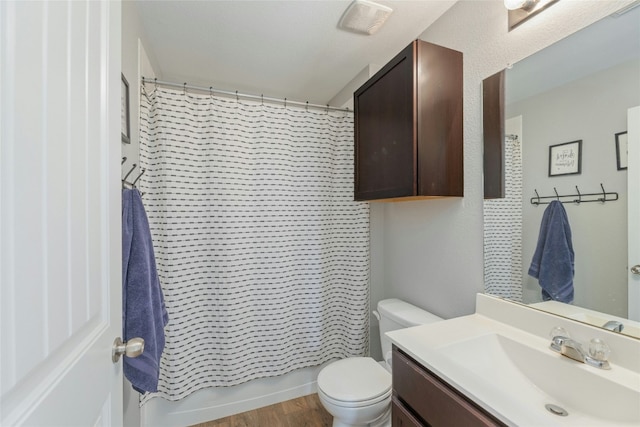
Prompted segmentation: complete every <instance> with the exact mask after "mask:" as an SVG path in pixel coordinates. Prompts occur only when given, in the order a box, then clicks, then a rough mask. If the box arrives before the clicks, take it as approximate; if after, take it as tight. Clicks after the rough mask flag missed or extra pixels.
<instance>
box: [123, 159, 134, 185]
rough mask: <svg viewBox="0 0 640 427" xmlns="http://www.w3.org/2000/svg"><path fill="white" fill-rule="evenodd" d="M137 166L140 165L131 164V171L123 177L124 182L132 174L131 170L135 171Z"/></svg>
mask: <svg viewBox="0 0 640 427" xmlns="http://www.w3.org/2000/svg"><path fill="white" fill-rule="evenodd" d="M136 166H138V165H136V164H135V163H134V164H133V165H132V166H131V169H129V172H127V174H126V175H125V176H124V178H122V181H123V182H124V181H126V180H127V178H128V177H129V175H131V172H133V170H134V169H135V168H136Z"/></svg>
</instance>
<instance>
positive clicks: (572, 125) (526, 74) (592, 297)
mask: <svg viewBox="0 0 640 427" xmlns="http://www.w3.org/2000/svg"><path fill="white" fill-rule="evenodd" d="M638 76H640V7H636V8H634V9H631V10H630V11H627V12H626V13H624V14H621V15H619V16H615V17H614V16H611V17H606V18H604V19H602V20H600V21H598V22H596V23H594V24H592V25H590V26H589V27H587V28H585V29H583V30H581V31H579V32H576V33H574V34H573V35H571V36H569V37H567V38H565V39H563V40H561V41H559V42H557V43H556V44H554V45H552V46H549V47H547V48H545V49H543V50H541V51H539V52H538V53H536V54H534V55H532V56H530V57H528V58H526V59H524V60H522V61H520V62H519V63H517V64H515V65H513V67H512V68H510V69H508V70H506V77H505V96H504V111H505V114H504V117H505V119H506V120H505V134H506V135H507V138H505V142H504V169H505V184H504V185H505V188H506V191H507V197H506V198H505V199H495V200H486V201H485V207H484V209H485V289H486V292H487V293H490V294H493V295H497V296H502V297H505V298H510V299H513V300H515V301H518V302H522V303H525V304H528V305H530V306H532V307H536V308H540V309H543V310H548V311H551V312H554V313H556V314H560V315H564V316H567V317H570V318H572V319H574V320H579V321H587V322H590V323H592V324H595V325H596V326H602V325H604V323H606V322H607V321H609V320H617V319H619V320H621V321H622V320H625V321H626V322H625V323H626V326H627V327H626V331H625V330H624V329H623V331H622V332H623V333H625V332H626V333H628V334H629V335H631V336H634V335H635V334H636V333H637V334H638V335H637V336H638V338H640V328H637V329H636V331H634V325H633V322H630V321H627V320H626V319H627V310H628V298H627V275H628V273H627V271H628V270H627V173H626V170H625V169H622V168H621V166H624V164H625V163H624V162H625V159H624V153H625V151H624V148H622V151H620V150H616V147H617V146H618V148H619V147H620V144H621V141H623V140H622V139H621V137H622V136H624V134H623V133H622V132H625V131H626V129H627V124H626V120H627V109H628V108H631V107H634V106H636V105H640V84H639V77H638ZM577 141H581V142H580V143H576V142H577ZM565 144H566V145H565ZM623 147H624V146H623ZM552 154H553V157H551V155H552ZM558 154H562V155H563V156H564V155H566V156H567V157H566V158H563V157H562V156H560V157H559V156H558ZM620 156H622V157H620ZM552 159H553V160H554V162H553V163H554V164H553V165H550V163H552V162H551V160H552ZM557 159H563V160H564V161H563V162H557V161H555V160H557ZM620 162H622V164H621V163H620ZM556 163H558V164H556ZM552 166H553V168H552ZM538 197H539V198H538ZM602 198H604V199H605V200H607V201H606V202H604V203H603V202H600V201H598V200H599V199H602ZM554 199H559V200H560V201H562V202H563V206H564V207H565V209H566V212H567V217H568V221H569V224H570V227H571V232H572V236H571V237H572V243H573V249H574V252H575V276H574V279H573V286H574V299H573V303H572V304H570V305H569V304H562V303H560V302H556V301H549V302H543V301H542V293H541V287H540V285H539V283H538V280H537V279H535V278H533V277H531V276H529V274H528V270H529V267H530V264H531V261H532V257H533V255H534V251H535V248H536V245H537V241H538V235H539V231H540V226H541V221H542V217H543V213H544V211H545V209H546V208H547V207H548V205H547V204H543V203H548V202H549V201H550V200H554ZM576 200H579V201H580V203H577V202H575V201H576ZM590 201H594V202H593V203H588V202H590ZM638 303H639V304H640V302H638ZM638 325H639V326H640V323H639V324H638Z"/></svg>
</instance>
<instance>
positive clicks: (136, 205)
mask: <svg viewBox="0 0 640 427" xmlns="http://www.w3.org/2000/svg"><path fill="white" fill-rule="evenodd" d="M168 321H169V316H168V315H167V310H166V308H165V306H164V296H163V295H162V288H161V287H160V280H159V279H158V273H157V271H156V260H155V255H154V252H153V242H152V240H151V232H150V230H149V221H148V220H147V214H146V212H145V211H144V206H143V205H142V198H141V197H140V193H139V192H138V190H135V189H124V190H122V329H123V336H124V341H128V340H129V339H131V338H135V337H140V338H142V339H144V352H143V353H142V354H141V355H140V356H138V357H136V358H130V357H125V358H124V375H125V377H126V378H127V379H128V380H129V381H131V384H132V385H133V388H134V390H136V391H138V392H140V393H144V392H156V391H158V376H159V374H160V356H161V355H162V350H164V343H165V341H164V327H165V325H166V324H167V322H168Z"/></svg>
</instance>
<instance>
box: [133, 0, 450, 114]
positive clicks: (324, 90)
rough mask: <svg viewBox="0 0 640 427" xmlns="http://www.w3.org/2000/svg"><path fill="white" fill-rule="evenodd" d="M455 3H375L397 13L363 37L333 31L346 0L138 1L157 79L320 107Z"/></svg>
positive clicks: (439, 0)
mask: <svg viewBox="0 0 640 427" xmlns="http://www.w3.org/2000/svg"><path fill="white" fill-rule="evenodd" d="M456 1H457V0H419V1H416V0H414V1H396V0H377V3H380V4H383V5H385V6H389V7H391V8H392V9H393V10H394V11H393V13H392V14H391V16H390V17H389V19H388V20H387V22H386V23H385V25H384V26H383V27H382V28H381V29H380V30H379V31H378V32H377V33H375V34H374V35H371V36H367V35H361V34H356V33H351V32H347V31H344V30H341V29H339V28H338V22H339V21H340V18H341V17H342V15H343V14H344V12H345V10H346V9H347V7H348V6H349V4H350V3H351V1H350V0H297V1H286V0H279V1H273V0H263V1H244V0H235V1H220V0H216V1H156V0H153V1H152V0H136V1H135V4H136V7H137V10H138V13H139V17H140V20H141V23H142V26H143V28H144V33H145V34H146V36H147V40H146V46H145V47H146V50H147V51H148V52H147V53H148V54H149V56H150V57H151V58H152V60H154V62H155V65H156V66H157V68H158V70H156V72H157V73H158V77H159V79H161V80H166V81H171V82H176V83H183V82H187V83H188V84H190V85H196V86H204V87H210V86H213V87H214V88H217V89H221V90H229V91H235V90H237V91H239V92H240V93H247V94H254V95H261V94H262V95H264V96H265V97H276V98H287V99H290V100H294V101H302V102H304V101H308V102H310V103H312V104H321V105H325V104H327V103H329V101H330V100H331V99H332V98H333V97H334V96H335V95H336V94H337V93H338V92H339V91H340V90H341V89H343V88H344V87H345V86H346V85H347V84H348V83H349V82H350V81H351V80H352V79H353V78H354V77H355V76H356V75H357V74H358V73H360V72H361V71H362V70H363V69H364V68H365V67H367V66H368V65H370V64H371V65H374V66H381V65H384V64H385V63H386V62H388V61H389V60H390V59H391V58H392V57H393V56H395V54H397V53H398V52H400V50H402V49H403V48H404V47H406V46H407V45H408V44H409V43H411V41H412V40H415V39H416V38H418V36H419V35H420V34H422V32H423V31H424V30H425V29H426V28H427V27H429V26H430V25H431V24H432V23H433V22H434V21H435V20H437V19H438V18H439V17H440V16H441V15H442V14H443V13H445V12H446V11H447V10H448V9H449V8H450V7H451V6H452V5H453V4H454V3H455V2H456Z"/></svg>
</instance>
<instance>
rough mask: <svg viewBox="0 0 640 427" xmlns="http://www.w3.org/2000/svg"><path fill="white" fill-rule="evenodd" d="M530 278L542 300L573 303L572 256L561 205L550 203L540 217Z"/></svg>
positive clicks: (565, 219) (564, 215) (567, 219)
mask: <svg viewBox="0 0 640 427" xmlns="http://www.w3.org/2000/svg"><path fill="white" fill-rule="evenodd" d="M529 275H530V276H532V277H535V278H536V279H538V282H539V283H540V287H541V288H542V299H543V300H545V301H549V300H554V301H560V302H564V303H571V302H573V275H574V253H573V244H572V243H571V228H570V227H569V218H568V217H567V211H565V209H564V206H563V205H562V203H561V202H559V201H557V200H554V201H552V202H551V203H549V206H548V207H547V209H545V211H544V214H543V215H542V223H541V224H540V234H539V236H538V245H537V246H536V251H535V253H534V254H533V259H532V260H531V267H529Z"/></svg>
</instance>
